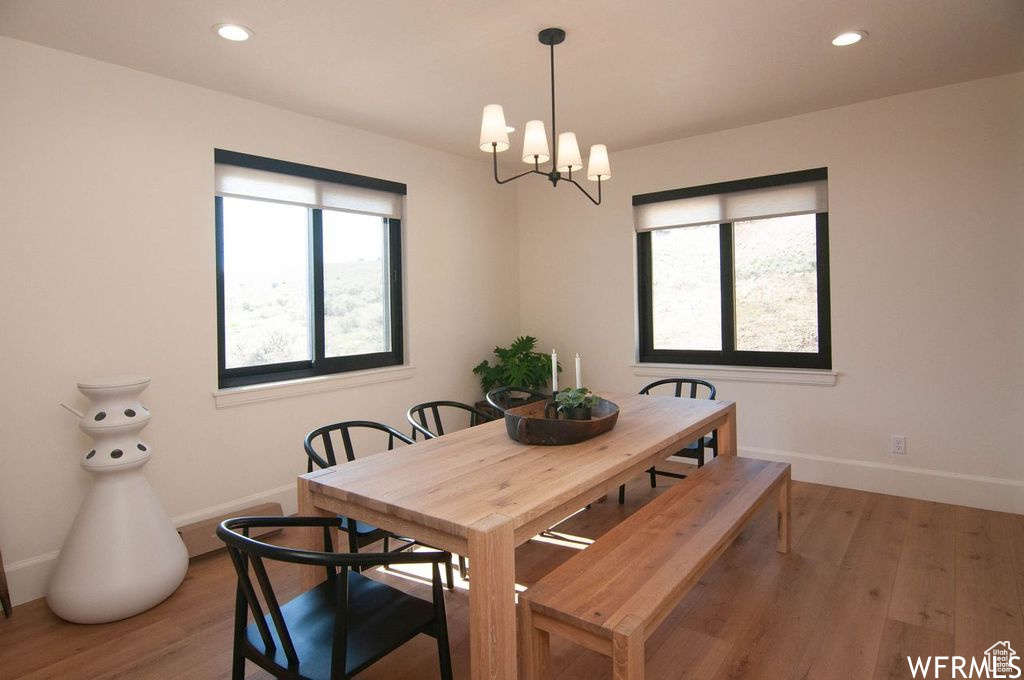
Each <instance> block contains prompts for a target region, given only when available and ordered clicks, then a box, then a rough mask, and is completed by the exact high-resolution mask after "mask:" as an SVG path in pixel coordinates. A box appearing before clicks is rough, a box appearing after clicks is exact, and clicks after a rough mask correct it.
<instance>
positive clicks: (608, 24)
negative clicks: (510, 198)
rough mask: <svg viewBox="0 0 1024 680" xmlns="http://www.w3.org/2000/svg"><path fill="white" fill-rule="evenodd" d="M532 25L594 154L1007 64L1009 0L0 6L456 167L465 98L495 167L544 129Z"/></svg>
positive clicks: (468, 120)
mask: <svg viewBox="0 0 1024 680" xmlns="http://www.w3.org/2000/svg"><path fill="white" fill-rule="evenodd" d="M219 22H236V23H241V24H243V25H245V26H248V27H250V28H252V29H253V30H254V31H255V32H256V36H255V38H254V39H253V40H250V41H249V42H247V43H230V42H228V41H225V40H223V39H221V38H219V37H217V36H216V35H215V34H214V33H213V31H212V29H211V26H212V25H213V24H215V23H219ZM547 26H560V27H563V28H565V29H566V31H567V33H568V37H567V39H566V42H565V43H564V44H563V45H561V46H559V47H557V48H556V51H555V61H556V69H557V73H556V75H557V80H558V121H559V128H560V129H562V130H566V129H569V130H574V131H575V132H577V134H578V136H579V138H580V145H581V147H582V148H583V149H584V150H585V149H586V147H587V146H588V145H589V144H592V143H597V142H605V143H606V144H608V147H609V149H610V150H611V151H612V153H614V151H615V150H616V149H623V148H630V147H635V146H641V145H644V144H651V143H655V142H660V141H665V140H668V139H674V138H678V137H683V136H687V135H693V134H700V133H705V132H710V131H713V130H721V129H727V128H731V127H736V126H739V125H744V124H749V123H754V122H758V121H764V120H771V119H776V118H782V117H786V116H791V115H795V114H799V113H805V112H808V111H815V110H819V109H824V108H829V107H833V106H840V105H843V104H849V103H853V102H857V101H863V100H867V99H874V98H877V97H883V96H887V95H892V94H897V93H901V92H908V91H912V90H919V89H925V88H929V87H936V86H940V85H945V84H949V83H955V82H960V81H965V80H971V79H974V78H981V77H985V76H990V75H997V74H1001V73H1009V72H1014V71H1020V70H1024V0H770V1H767V2H766V1H764V0H690V1H689V2H680V1H669V0H659V1H639V0H634V1H633V2H625V1H618V2H616V1H613V0H546V1H540V0H515V2H511V1H505V2H498V1H496V0H447V1H441V0H435V1H432V2H431V1H426V0H381V1H376V2H367V1H365V0H287V1H286V0H164V1H162V2H160V1H158V0H87V1H83V0H0V34H3V35H8V36H11V37H14V38H18V39H21V40H27V41H30V42H34V43H39V44H41V45H47V46H50V47H54V48H57V49H61V50H65V51H69V52H75V53H78V54H82V55H86V56H89V57H93V58H96V59H101V60H103V61H108V62H112V63H115V64H122V65H124V66H128V67H131V68H134V69H138V70H141V71H146V72H149V73H154V74H158V75H162V76H166V77H169V78H174V79H176V80H180V81H184V82H188V83H194V84H196V85H201V86H203V87H208V88H211V89H214V90H220V91H223V92H228V93H231V94H235V95H238V96H241V97H246V98H248V99H253V100H256V101H260V102H264V103H267V104H272V105H276V106H280V107H282V108H286V109H291V110H294V111H299V112H303V113H307V114H311V115H314V116H319V117H321V118H327V119H330V120H334V121H337V122H340V123H344V124H347V125H352V126H354V127H358V128H362V129H365V130H371V131H374V132H378V133H381V134H385V135H389V136H392V137H397V138H401V139H406V140H409V141H413V142H417V143H420V144H423V145H426V146H430V147H434V148H438V149H444V150H448V151H452V152H455V153H459V154H462V155H465V156H469V157H473V158H481V157H482V155H481V152H480V151H479V150H478V149H477V136H478V134H479V124H480V111H481V109H482V107H483V105H484V104H488V103H501V104H504V105H505V112H506V115H507V117H508V119H509V123H510V124H513V125H517V126H519V127H520V133H517V134H516V135H514V136H513V142H512V144H513V149H514V150H515V151H514V153H512V154H508V155H509V156H513V155H518V148H519V145H520V144H521V140H522V136H521V128H522V125H523V123H524V122H525V120H526V119H528V118H543V119H545V120H546V119H547V118H548V116H549V113H548V112H549V108H550V102H549V95H548V87H549V84H548V53H547V48H545V47H543V46H541V45H540V44H539V43H538V42H537V39H536V34H537V31H538V30H539V29H541V28H544V27H547ZM849 29H863V30H867V31H868V32H869V33H870V37H869V38H868V39H867V40H865V41H864V42H862V43H861V44H859V45H854V46H852V47H846V48H836V47H833V46H832V45H831V44H830V40H831V38H832V36H833V35H835V34H836V33H838V32H840V31H843V30H849ZM613 163H614V161H613Z"/></svg>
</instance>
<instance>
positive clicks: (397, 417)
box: [0, 38, 519, 602]
mask: <svg viewBox="0 0 1024 680" xmlns="http://www.w3.org/2000/svg"><path fill="white" fill-rule="evenodd" d="M329 86H330V85H329V84H325V87H329ZM215 147H219V148H225V149H232V150H237V151H243V152H246V153H252V154H258V155H263V156H270V157H274V158H280V159H285V160H289V161H296V162H300V163H307V164H311V165H319V166H325V167H329V168H335V169H338V170H344V171H348V172H354V173H360V174H366V175H371V176H375V177H381V178H384V179H389V180H395V181H399V182H405V183H406V184H408V187H409V193H408V198H407V203H406V217H405V220H404V221H403V227H404V229H405V232H406V233H405V243H404V247H405V252H406V281H405V283H406V312H407V324H406V332H407V348H408V350H407V351H408V359H409V363H410V364H411V365H412V366H413V367H414V372H413V377H412V378H411V379H408V380H401V381H397V382H386V383H381V384H377V385H370V386H362V387H359V388H353V389H347V390H340V391H331V392H321V393H317V394H313V395H308V396H302V397H295V398H290V399H284V400H279V401H271V402H262V403H258V404H252V405H246V406H239V407H235V408H230V409H221V410H217V409H215V408H214V402H213V398H212V396H211V393H212V392H213V391H214V389H215V388H216V379H217V355H216V319H217V314H216V297H215V261H214V227H213V149H214V148H215ZM515 214H516V197H515V192H514V191H509V190H508V189H503V188H501V187H497V186H495V185H494V184H493V181H492V180H491V179H490V176H489V172H488V168H487V167H486V165H484V164H483V163H473V162H470V161H467V160H464V159H461V158H458V157H456V156H453V155H449V154H444V153H440V152H437V151H432V150H427V149H424V148H422V147H417V146H414V145H411V144H407V143H403V142H400V141H397V140H393V139H388V138H385V137H380V136H376V135H372V134H368V133H365V132H361V131H357V130H353V129H351V128H346V127H342V126H339V125H336V124H333V123H328V122H325V121H323V120H318V119H314V118H309V117H306V116H301V115H297V114H294V113H289V112H286V111H283V110H279V109H274V108H271V107H267V106H263V105H259V104H255V103H252V102H249V101H245V100H242V99H238V98H234V97H230V96H226V95H223V94H219V93H215V92H211V91H208V90H203V89H200V88H197V87H192V86H189V85H184V84H181V83H178V82H174V81H171V80H167V79H163V78H158V77H154V76H151V75H147V74H143V73H140V72H137V71H132V70H129V69H125V68H120V67H116V66H112V65H109V64H105V63H102V62H98V61H93V60H89V59H85V58H82V57H78V56H74V55H70V54H67V53H62V52H58V51H54V50H50V49H45V48H41V47H37V46H34V45H30V44H28V43H23V42H18V41H14V40H10V39H7V38H0V230H2V231H0V233H2V234H3V243H2V246H0V310H2V332H0V356H2V357H4V359H3V363H4V372H3V376H4V377H3V389H2V391H0V432H2V438H0V442H2V443H0V446H2V448H0V546H2V549H3V555H4V559H5V562H6V565H7V568H8V570H9V573H10V579H11V585H12V589H13V597H14V599H15V601H16V602H20V601H24V600H26V599H31V598H34V597H38V596H39V595H40V594H41V592H42V591H41V589H42V587H43V584H44V582H45V577H46V574H47V573H48V569H49V568H50V567H51V565H52V559H53V556H54V552H55V551H56V550H57V549H58V548H59V546H60V544H61V541H62V540H63V538H64V536H65V534H66V533H67V531H68V529H69V528H70V525H71V522H72V520H73V518H74V515H75V511H76V509H77V507H78V504H79V502H80V501H81V499H82V497H83V494H84V492H85V490H86V489H87V487H88V475H87V474H86V473H84V472H82V471H81V470H80V469H79V467H78V461H79V456H80V455H81V454H82V452H84V451H86V450H87V446H88V443H89V439H88V438H86V437H85V436H84V435H82V434H81V433H80V432H79V431H78V429H77V422H76V419H75V418H74V417H73V416H71V415H70V414H68V413H67V412H65V411H64V410H63V409H62V408H60V406H59V405H58V402H60V401H66V402H68V403H72V404H77V405H79V406H81V405H83V404H84V403H85V402H84V399H83V398H81V397H80V396H79V395H78V393H77V390H76V388H75V385H76V383H77V381H78V380H80V379H83V378H88V377H95V376H101V375H107V374H117V373H125V372H139V373H145V374H148V375H151V376H152V378H153V384H152V386H151V387H150V388H149V390H148V391H147V393H146V394H145V396H144V403H146V404H147V406H149V407H150V408H151V409H152V412H153V420H152V423H151V424H150V426H149V427H148V428H147V430H146V431H145V432H144V437H145V438H146V439H147V441H149V442H150V443H151V444H152V445H153V448H154V452H155V455H154V458H153V459H152V461H151V462H150V463H149V465H148V466H147V468H146V473H147V476H148V478H149V480H150V481H151V483H152V485H153V487H154V488H155V490H156V492H157V494H158V495H159V496H160V498H161V499H162V500H163V503H164V505H165V507H166V508H167V510H168V512H169V514H170V515H172V516H174V517H177V518H186V517H194V516H196V515H203V514H204V512H207V511H209V510H211V509H212V508H215V507H216V506H219V505H222V504H228V505H229V506H230V505H232V504H233V503H234V504H235V507H237V503H236V501H238V499H244V498H246V497H248V496H252V495H262V496H266V497H272V498H283V499H284V500H285V501H286V502H288V501H290V502H292V503H293V504H294V491H293V489H294V479H295V475H296V474H297V473H299V472H304V471H305V457H304V454H303V452H302V448H301V440H302V437H303V435H304V434H305V433H306V432H307V431H308V430H310V429H312V428H313V427H315V426H317V425H321V424H324V423H327V422H332V421H334V420H342V419H346V418H367V419H376V420H382V421H385V422H389V423H393V424H399V423H401V422H403V416H404V409H405V408H406V407H407V406H408V405H410V404H412V403H415V402H416V401H422V400H426V399H429V398H456V399H462V400H469V399H472V398H474V397H476V396H477V395H478V391H479V387H478V384H477V382H476V380H475V378H474V376H473V375H472V374H471V372H470V369H471V367H472V366H473V365H474V364H475V363H476V362H477V361H479V360H480V359H481V358H483V357H484V356H487V355H488V354H489V350H490V349H491V348H492V347H493V346H494V345H495V344H497V343H499V342H501V341H503V340H507V339H508V338H511V337H512V336H513V335H514V334H515V333H516V332H517V331H518V330H519V324H518V318H517V313H516V310H517V300H518V292H517V276H518V270H517V268H516V257H517V256H516V251H517V248H518V242H517V239H516V233H515V225H516V220H515ZM509 310H512V311H511V313H510V312H509ZM403 429H404V428H403ZM227 509H231V508H225V510H227Z"/></svg>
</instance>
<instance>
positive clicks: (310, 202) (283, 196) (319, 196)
mask: <svg viewBox="0 0 1024 680" xmlns="http://www.w3.org/2000/svg"><path fill="white" fill-rule="evenodd" d="M214 174H215V181H216V193H217V195H218V196H234V197H239V198H256V199H262V200H265V201H275V202H278V203H291V204H294V205H304V206H307V207H310V208H329V209H336V210H346V211H348V212H355V213H362V214H365V215H380V216H382V217H395V218H400V217H401V216H402V196H401V195H400V194H395V193H392V192H390V191H381V190H378V189H367V188H363V187H357V186H351V185H347V184H337V183H335V182H328V181H324V180H318V179H311V178H307V177H298V176H295V175H286V174H279V173H276V172H268V171H265V170H256V169H253V168H246V167H242V166H239V165H227V164H223V163H217V164H215V165H214Z"/></svg>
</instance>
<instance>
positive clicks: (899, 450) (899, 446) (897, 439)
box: [892, 434, 907, 456]
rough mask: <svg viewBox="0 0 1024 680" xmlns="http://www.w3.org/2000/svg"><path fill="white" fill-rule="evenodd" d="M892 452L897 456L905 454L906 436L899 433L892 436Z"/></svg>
mask: <svg viewBox="0 0 1024 680" xmlns="http://www.w3.org/2000/svg"><path fill="white" fill-rule="evenodd" d="M892 453H894V454H896V455H897V456H905V455H907V438H906V437H904V436H903V435H901V434H894V435H893V436H892Z"/></svg>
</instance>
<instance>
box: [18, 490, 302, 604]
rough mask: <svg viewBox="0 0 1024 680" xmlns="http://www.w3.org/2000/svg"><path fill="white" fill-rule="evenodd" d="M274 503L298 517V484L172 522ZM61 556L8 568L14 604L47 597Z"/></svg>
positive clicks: (32, 559) (45, 556) (181, 523)
mask: <svg viewBox="0 0 1024 680" xmlns="http://www.w3.org/2000/svg"><path fill="white" fill-rule="evenodd" d="M273 502H276V503H280V504H281V508H282V509H283V510H284V514H285V515H294V514H295V512H296V511H297V508H298V500H297V496H296V493H295V483H294V482H292V483H291V484H286V485H285V486H280V487H277V488H276V489H270V490H268V491H264V492H262V493H256V494H252V495H250V496H245V497H244V498H236V499H235V500H232V501H228V502H226V503H220V504H218V505H214V506H211V507H208V508H203V509H201V510H196V511H194V512H188V513H185V514H182V515H178V516H176V517H172V518H171V521H172V522H173V523H174V526H176V527H181V526H184V525H186V524H192V523H194V522H197V521H200V520H203V519H208V518H210V517H217V516H220V515H225V514H228V513H230V512H232V511H233V510H237V509H239V508H246V507H250V506H253V505H258V504H260V503H273ZM58 554H59V553H58V552H56V551H54V552H49V553H45V554H43V555H36V556H35V557H30V558H28V559H25V560H19V561H17V562H11V563H10V564H7V565H5V567H6V572H7V584H8V586H9V588H10V590H11V603H12V604H14V605H15V606H17V605H19V604H23V603H25V602H29V601H31V600H35V599H37V598H40V597H44V596H45V595H46V584H47V582H48V581H49V580H50V574H51V573H52V572H53V569H54V567H55V566H56V564H57V555H58Z"/></svg>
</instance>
